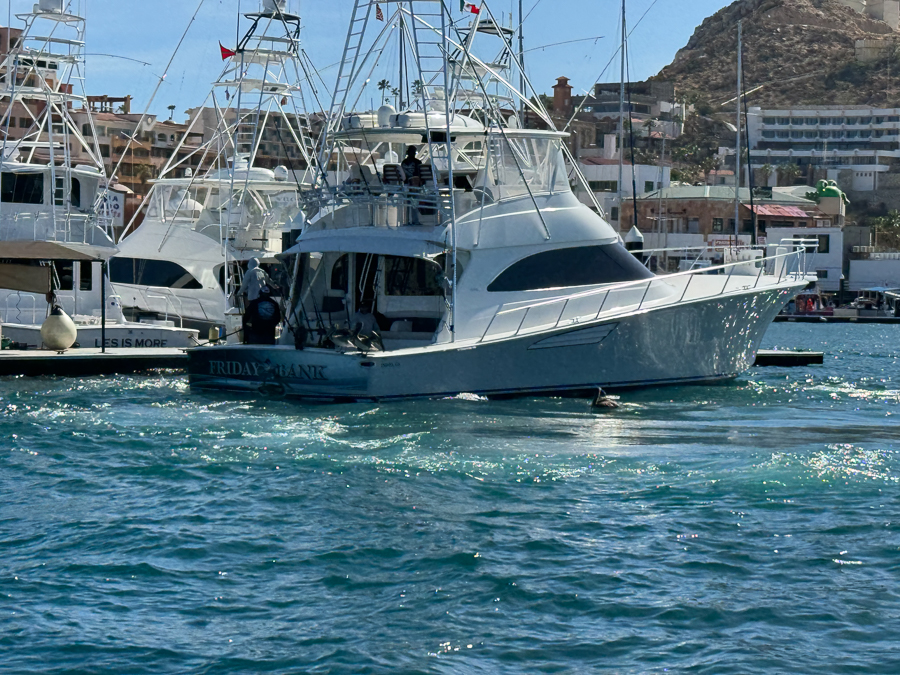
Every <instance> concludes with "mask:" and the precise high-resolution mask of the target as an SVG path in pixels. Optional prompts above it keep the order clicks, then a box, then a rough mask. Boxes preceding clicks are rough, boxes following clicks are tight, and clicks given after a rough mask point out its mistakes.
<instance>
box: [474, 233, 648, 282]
mask: <svg viewBox="0 0 900 675" xmlns="http://www.w3.org/2000/svg"><path fill="white" fill-rule="evenodd" d="M652 276H653V274H652V273H651V272H650V271H649V270H648V269H647V268H646V267H644V266H643V265H642V264H641V263H640V262H638V260H637V259H636V258H635V257H634V256H632V255H631V254H630V253H629V252H628V251H626V250H625V249H624V248H623V247H622V246H620V245H619V244H608V245H606V246H580V247H577V248H562V249H556V250H554V251H544V252H543V253H537V254H535V255H532V256H529V257H527V258H524V259H523V260H520V261H518V262H516V263H513V264H512V265H510V266H509V267H507V268H506V269H505V270H504V271H503V272H501V273H500V275H499V276H498V277H497V278H496V279H494V280H493V281H492V282H491V284H490V285H489V286H488V291H491V292H494V293H498V292H501V293H502V292H505V293H508V292H511V291H536V290H541V289H546V288H566V287H569V286H590V285H593V284H613V283H620V282H624V281H637V280H639V279H649V278H650V277H652Z"/></svg>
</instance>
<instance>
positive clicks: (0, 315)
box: [0, 0, 197, 347]
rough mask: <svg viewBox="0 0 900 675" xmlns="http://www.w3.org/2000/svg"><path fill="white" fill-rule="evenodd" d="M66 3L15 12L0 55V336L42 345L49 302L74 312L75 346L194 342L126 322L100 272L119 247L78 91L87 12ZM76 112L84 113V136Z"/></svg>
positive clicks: (53, 0) (185, 334)
mask: <svg viewBox="0 0 900 675" xmlns="http://www.w3.org/2000/svg"><path fill="white" fill-rule="evenodd" d="M66 4H67V3H65V2H64V0H40V1H39V2H38V3H37V4H36V5H34V9H33V11H31V12H29V13H26V14H17V15H16V16H17V18H18V19H19V20H20V21H22V22H24V27H23V28H22V29H21V34H20V35H19V36H18V38H17V40H16V41H15V43H13V44H12V45H11V49H10V50H9V53H8V54H7V55H6V56H5V58H4V59H3V61H2V62H0V105H2V114H0V134H2V142H0V162H2V164H0V171H2V176H0V181H2V189H0V323H2V324H3V334H4V336H5V337H8V338H10V339H12V340H13V341H15V342H18V343H21V344H24V345H27V346H29V347H39V346H40V345H41V344H42V342H43V340H42V338H41V333H40V328H41V325H42V324H43V323H44V321H45V319H46V318H47V317H48V316H49V315H50V311H51V307H52V306H54V305H55V306H58V307H59V308H61V309H62V310H64V312H66V313H67V314H68V315H69V316H70V317H71V318H72V319H73V320H74V322H75V325H76V330H77V334H76V336H77V337H76V339H77V341H78V344H80V345H81V346H85V347H87V346H91V347H94V346H98V347H99V346H102V344H103V338H104V337H105V338H106V341H107V343H108V344H110V345H116V346H126V345H127V346H134V347H139V346H156V347H159V346H171V347H176V346H177V347H189V346H193V345H195V344H197V341H196V337H197V331H191V330H185V329H181V328H176V327H174V326H172V325H153V324H147V323H141V324H133V323H129V322H126V321H125V320H124V318H123V315H122V312H121V309H120V307H119V304H118V301H117V299H116V298H115V297H113V296H112V294H111V293H110V292H109V291H110V288H109V287H108V281H107V280H106V279H105V277H104V275H103V271H104V270H105V266H106V261H107V260H108V259H109V258H110V257H111V256H112V255H114V254H115V253H116V247H115V245H114V243H113V238H112V237H113V234H112V218H111V215H110V213H109V209H108V208H107V200H106V195H107V194H108V192H107V190H108V188H107V185H108V181H107V176H106V175H105V169H104V164H103V158H102V156H101V153H100V148H99V146H98V145H97V141H96V139H97V134H96V130H95V129H94V126H93V125H94V122H93V118H92V117H91V115H90V107H89V106H88V102H87V96H86V94H85V91H84V78H83V66H84V32H85V20H84V18H83V17H81V16H78V15H76V14H72V13H71V12H70V10H69V9H68V8H67V6H66ZM9 30H10V31H11V32H12V29H11V28H10V29H9ZM75 111H78V112H82V111H83V112H84V114H85V116H86V119H87V125H89V126H90V131H91V133H90V134H84V133H83V131H84V130H83V128H82V126H81V125H80V124H77V123H76V122H75V121H74V119H73V113H74V112H75ZM89 139H90V140H89ZM75 156H78V157H81V158H82V160H81V161H83V162H84V163H80V164H75V161H74V157H75ZM85 157H86V158H87V159H86V160H85V159H83V158H85ZM104 319H106V320H107V321H106V322H104ZM192 338H194V339H192Z"/></svg>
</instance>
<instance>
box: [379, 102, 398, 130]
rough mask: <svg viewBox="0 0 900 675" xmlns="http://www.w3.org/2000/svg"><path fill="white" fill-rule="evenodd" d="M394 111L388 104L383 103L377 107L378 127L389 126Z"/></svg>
mask: <svg viewBox="0 0 900 675" xmlns="http://www.w3.org/2000/svg"><path fill="white" fill-rule="evenodd" d="M395 112H396V111H395V110H394V109H393V108H392V107H391V106H389V105H383V106H381V107H380V108H379V109H378V126H379V127H389V126H391V116H392V115H393V114H394V113H395Z"/></svg>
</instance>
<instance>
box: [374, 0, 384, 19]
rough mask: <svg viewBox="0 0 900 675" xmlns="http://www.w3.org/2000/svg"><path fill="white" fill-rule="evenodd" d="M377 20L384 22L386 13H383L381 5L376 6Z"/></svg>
mask: <svg viewBox="0 0 900 675" xmlns="http://www.w3.org/2000/svg"><path fill="white" fill-rule="evenodd" d="M375 18H376V19H378V20H379V21H384V12H382V11H381V5H379V4H377V3H376V4H375Z"/></svg>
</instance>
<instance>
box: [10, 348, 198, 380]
mask: <svg viewBox="0 0 900 675" xmlns="http://www.w3.org/2000/svg"><path fill="white" fill-rule="evenodd" d="M186 366H187V354H186V353H185V352H184V350H182V349H173V348H156V349H153V348H149V349H107V350H106V353H103V352H101V350H100V349H97V348H84V349H69V350H67V351H65V352H62V353H58V352H53V351H47V350H42V349H41V350H38V349H34V350H32V349H26V350H18V349H7V350H3V351H0V376H2V375H28V376H38V375H61V376H64V377H83V376H87V375H119V374H126V373H140V372H143V371H147V370H154V369H162V368H165V369H175V370H178V371H179V372H181V371H184V369H185V367H186Z"/></svg>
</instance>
